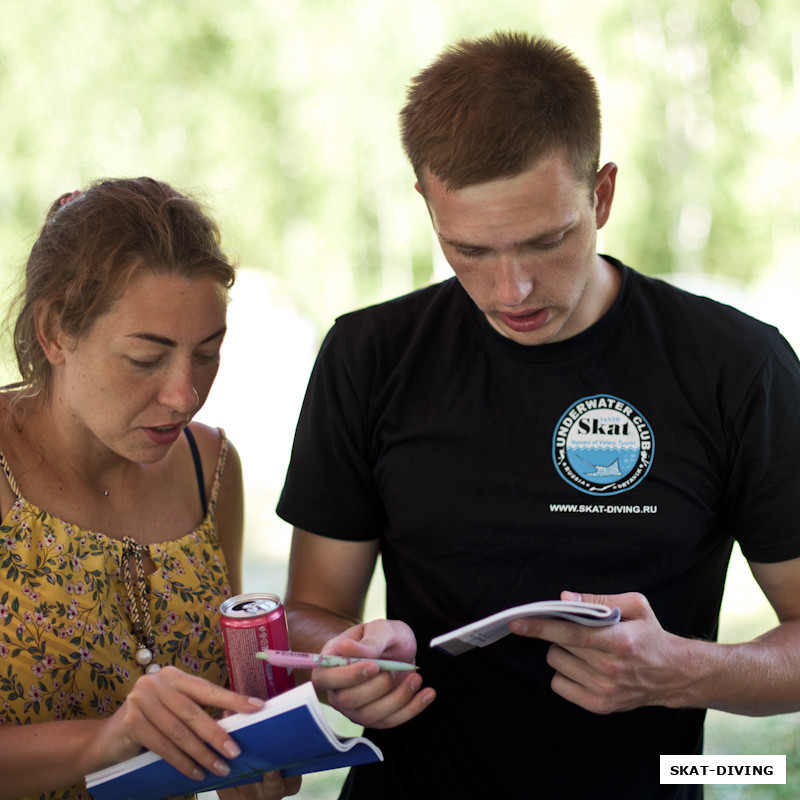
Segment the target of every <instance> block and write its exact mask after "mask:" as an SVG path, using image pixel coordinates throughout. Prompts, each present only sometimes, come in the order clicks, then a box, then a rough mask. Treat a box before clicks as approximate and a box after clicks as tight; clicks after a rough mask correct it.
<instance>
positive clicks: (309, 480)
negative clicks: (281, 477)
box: [277, 323, 385, 541]
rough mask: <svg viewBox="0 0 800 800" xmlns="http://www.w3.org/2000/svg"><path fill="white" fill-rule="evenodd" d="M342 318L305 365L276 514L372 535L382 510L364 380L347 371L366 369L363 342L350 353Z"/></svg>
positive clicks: (328, 529)
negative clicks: (306, 370)
mask: <svg viewBox="0 0 800 800" xmlns="http://www.w3.org/2000/svg"><path fill="white" fill-rule="evenodd" d="M342 338H343V337H342V336H341V323H337V324H336V325H334V327H333V328H332V329H331V331H330V332H329V333H328V335H327V337H326V338H325V340H324V342H323V344H322V346H321V348H320V352H319V355H318V356H317V361H316V364H315V366H314V369H313V371H312V373H311V378H310V380H309V384H308V389H307V391H306V396H305V399H304V401H303V406H302V410H301V413H300V420H299V422H298V426H297V431H296V433H295V440H294V445H293V448H292V457H291V461H290V466H289V471H288V474H287V478H286V482H285V484H284V487H283V491H282V493H281V497H280V501H279V503H278V508H277V512H278V514H279V516H280V517H282V518H283V519H284V520H286V521H288V522H290V523H291V524H293V525H295V526H296V527H299V528H302V529H304V530H308V531H310V532H312V533H316V534H319V535H321V536H328V537H331V538H335V539H349V540H354V541H366V540H370V539H377V538H378V537H379V536H380V534H381V530H382V527H383V525H384V520H385V514H384V512H383V509H382V505H381V503H380V499H379V497H378V496H377V492H376V489H375V486H374V482H373V478H372V469H371V466H370V464H369V461H368V453H369V450H370V443H369V432H368V400H367V397H366V389H367V387H365V386H362V385H360V382H359V381H358V380H357V379H356V376H355V375H354V374H353V367H354V364H353V360H355V362H356V363H357V364H358V367H359V373H360V374H361V375H363V374H369V372H370V358H371V356H370V354H369V351H368V348H363V349H360V350H359V352H358V354H357V355H351V354H350V353H349V352H348V351H349V350H352V349H353V346H352V345H351V346H349V347H348V348H347V349H346V348H345V347H344V345H343V343H342Z"/></svg>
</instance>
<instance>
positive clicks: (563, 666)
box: [509, 592, 690, 714]
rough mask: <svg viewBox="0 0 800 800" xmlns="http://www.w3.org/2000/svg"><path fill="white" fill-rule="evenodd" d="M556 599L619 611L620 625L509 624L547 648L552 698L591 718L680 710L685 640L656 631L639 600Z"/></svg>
mask: <svg viewBox="0 0 800 800" xmlns="http://www.w3.org/2000/svg"><path fill="white" fill-rule="evenodd" d="M561 599H562V600H583V601H585V602H588V603H601V604H603V605H607V606H610V607H611V608H619V609H620V611H621V613H622V621H621V622H619V623H617V624H616V625H611V626H608V627H600V628H593V627H587V626H585V625H580V624H578V623H575V622H566V621H561V620H552V619H541V618H535V617H526V618H524V619H520V620H516V621H515V622H512V623H510V625H509V630H510V631H511V632H512V633H516V634H519V635H521V636H530V637H532V638H537V639H544V640H545V641H548V642H552V643H553V644H552V646H551V647H550V650H549V651H548V654H547V663H548V664H549V665H550V666H551V667H553V669H555V671H556V674H555V675H554V677H553V680H552V684H551V685H552V688H553V691H554V692H555V693H556V694H558V695H560V696H561V697H563V698H564V699H565V700H569V701H570V702H571V703H575V704H577V705H579V706H581V707H582V708H585V709H586V710H587V711H592V712H594V713H595V714H611V713H613V712H616V711H630V710H631V709H634V708H639V707H641V706H652V705H663V706H671V707H673V708H674V707H679V706H680V705H681V703H680V700H679V697H680V690H681V686H682V685H683V683H684V681H686V680H687V678H690V676H689V675H686V674H684V672H685V670H686V669H688V667H689V665H688V664H687V663H685V659H682V658H681V652H682V648H683V646H684V643H685V642H687V640H685V639H682V638H681V637H678V636H674V635H673V634H670V633H667V632H666V631H665V630H664V629H663V628H662V627H661V625H660V624H659V622H658V620H657V619H656V616H655V614H654V613H653V610H652V609H651V608H650V604H649V603H648V602H647V599H646V598H645V597H644V596H643V595H641V594H638V593H633V592H632V593H628V594H620V595H607V596H602V595H591V594H583V595H581V594H576V593H575V592H562V594H561Z"/></svg>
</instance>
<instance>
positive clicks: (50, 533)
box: [0, 436, 230, 800]
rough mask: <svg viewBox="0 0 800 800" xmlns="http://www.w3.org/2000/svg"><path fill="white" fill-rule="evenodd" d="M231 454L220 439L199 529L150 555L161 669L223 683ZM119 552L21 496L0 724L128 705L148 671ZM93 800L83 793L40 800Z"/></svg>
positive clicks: (96, 713) (6, 578)
mask: <svg viewBox="0 0 800 800" xmlns="http://www.w3.org/2000/svg"><path fill="white" fill-rule="evenodd" d="M226 452H227V442H226V440H225V438H224V436H223V444H222V448H221V450H220V457H219V462H218V465H217V474H216V477H215V481H214V489H213V491H212V494H211V499H210V503H209V509H208V512H207V514H206V518H205V519H204V520H203V522H202V524H201V525H200V526H199V527H198V528H197V529H196V530H194V531H192V532H191V533H189V534H187V535H184V536H181V537H180V538H177V539H174V540H171V541H167V542H163V543H160V544H152V545H148V546H146V547H147V550H148V552H149V555H150V557H151V558H152V560H153V562H154V564H155V571H154V572H153V573H152V574H150V575H148V576H147V578H146V582H147V587H146V596H147V599H148V602H149V608H150V615H151V619H152V627H153V636H154V637H155V640H156V646H155V648H154V650H155V656H154V660H155V661H156V662H157V663H158V664H159V665H161V666H162V667H163V666H167V665H173V666H176V667H179V668H180V669H183V670H185V671H186V672H190V673H193V674H196V675H200V676H201V677H203V678H206V679H208V680H210V681H212V682H214V683H217V684H221V685H224V684H225V682H226V680H227V670H226V666H225V653H224V647H223V642H222V630H221V627H220V622H219V607H220V604H221V603H222V602H223V601H224V600H225V599H226V598H227V597H229V596H230V587H229V584H228V573H227V568H226V565H225V560H224V557H223V555H222V551H221V549H220V546H219V542H218V540H217V535H216V526H215V523H214V514H213V510H214V503H215V501H216V496H217V491H218V487H219V480H220V476H221V474H222V469H223V468H224V462H225V454H226ZM0 480H2V478H1V477H0ZM13 485H14V484H13V483H12V486H13ZM122 547H123V545H122V542H121V541H119V540H116V539H112V538H110V537H108V536H105V535H103V534H102V533H95V532H91V531H87V530H83V529H81V528H78V527H77V526H74V525H70V524H69V523H67V522H63V521H62V520H59V519H56V518H55V517H53V516H51V515H49V514H47V513H46V512H44V511H42V510H40V509H38V508H36V507H35V506H33V505H32V504H31V503H28V502H27V501H25V500H24V499H23V498H21V497H19V498H18V499H17V502H16V503H15V504H14V506H13V507H12V509H11V510H10V512H9V513H8V515H7V516H6V518H5V519H4V520H3V524H2V526H0V725H20V724H23V725H24V724H30V723H34V722H45V721H48V720H67V719H85V718H97V717H105V716H108V715H110V714H112V713H113V712H114V711H116V709H117V708H119V706H120V705H122V702H123V700H124V699H125V697H126V695H127V694H128V692H129V691H130V689H131V687H132V685H133V683H134V681H135V680H136V679H137V678H138V677H139V676H140V675H141V674H142V673H143V669H142V667H141V666H140V665H139V664H138V663H137V662H136V659H135V653H136V648H137V644H136V636H135V635H134V634H133V633H132V631H131V617H130V613H129V612H130V604H131V598H129V597H128V594H127V591H126V589H125V582H124V580H123V572H122V566H121V559H122V552H123V549H122ZM43 756H44V754H43ZM90 797H91V795H90V794H89V793H88V792H87V791H86V789H85V788H83V787H81V786H74V787H70V788H68V789H65V790H63V791H58V792H52V793H48V794H44V795H41V798H47V800H82V799H83V798H90Z"/></svg>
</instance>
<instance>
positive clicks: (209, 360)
mask: <svg viewBox="0 0 800 800" xmlns="http://www.w3.org/2000/svg"><path fill="white" fill-rule="evenodd" d="M195 361H197V363H198V364H219V352H216V353H198V354H197V355H196V356H195Z"/></svg>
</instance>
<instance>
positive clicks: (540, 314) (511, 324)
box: [498, 308, 548, 333]
mask: <svg viewBox="0 0 800 800" xmlns="http://www.w3.org/2000/svg"><path fill="white" fill-rule="evenodd" d="M498 317H499V318H500V320H501V321H502V323H503V325H505V326H506V327H507V328H510V329H511V330H512V331H515V332H516V333H530V331H535V330H538V329H539V328H541V327H542V325H544V324H545V323H546V322H547V320H548V313H547V309H546V308H539V309H535V310H533V311H523V312H518V313H515V314H510V313H507V312H502V311H501V312H498Z"/></svg>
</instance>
